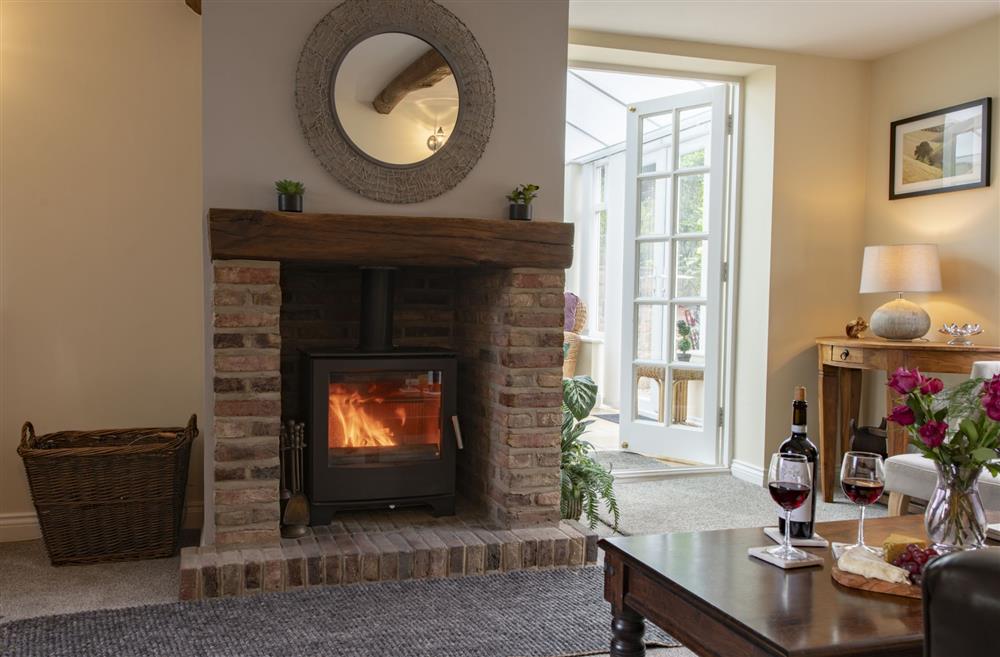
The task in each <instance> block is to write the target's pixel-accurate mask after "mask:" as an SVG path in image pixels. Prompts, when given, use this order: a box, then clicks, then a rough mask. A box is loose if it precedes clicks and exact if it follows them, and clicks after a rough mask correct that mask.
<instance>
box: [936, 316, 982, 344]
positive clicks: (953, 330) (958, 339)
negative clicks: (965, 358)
mask: <svg viewBox="0 0 1000 657" xmlns="http://www.w3.org/2000/svg"><path fill="white" fill-rule="evenodd" d="M982 332H983V327H982V326H980V325H979V324H962V325H961V326H959V325H958V324H956V323H954V322H952V323H951V324H945V325H944V326H942V327H941V328H939V329H938V333H944V334H945V335H950V336H951V340H948V344H957V345H962V346H968V345H970V344H972V340H970V339H969V338H970V337H972V336H973V335H979V334H980V333H982Z"/></svg>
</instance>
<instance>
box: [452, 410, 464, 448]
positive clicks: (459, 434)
mask: <svg viewBox="0 0 1000 657" xmlns="http://www.w3.org/2000/svg"><path fill="white" fill-rule="evenodd" d="M451 426H452V428H454V429H455V445H456V446H457V447H458V448H459V449H465V444H464V443H463V442H462V427H460V426H459V425H458V416H457V415H452V416H451Z"/></svg>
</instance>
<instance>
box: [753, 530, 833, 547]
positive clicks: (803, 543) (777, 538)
mask: <svg viewBox="0 0 1000 657" xmlns="http://www.w3.org/2000/svg"><path fill="white" fill-rule="evenodd" d="M764 533H765V534H767V537H768V538H769V539H771V540H772V541H774V542H775V543H784V542H785V535H784V534H782V533H781V532H780V531H779V530H778V528H777V527H765V528H764ZM829 544H830V541H828V540H826V539H825V538H823V537H822V536H820V535H819V534H813V535H812V538H793V539H792V545H794V546H795V547H826V546H827V545H829Z"/></svg>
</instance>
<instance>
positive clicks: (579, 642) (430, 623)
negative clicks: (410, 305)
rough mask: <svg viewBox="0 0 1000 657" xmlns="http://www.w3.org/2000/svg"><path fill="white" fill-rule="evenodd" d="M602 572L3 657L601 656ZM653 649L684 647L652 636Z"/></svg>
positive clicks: (169, 629)
mask: <svg viewBox="0 0 1000 657" xmlns="http://www.w3.org/2000/svg"><path fill="white" fill-rule="evenodd" d="M602 588H603V573H602V569H601V568H598V567H590V568H577V569H569V570H567V569H561V570H543V571H524V572H515V573H507V574H502V575H485V576H481V577H464V578H460V579H438V580H410V581H403V582H383V583H376V584H365V585H358V586H345V587H327V588H317V589H307V590H303V591H297V592H291V593H274V594H264V595H258V596H253V597H247V598H228V599H216V600H209V601H205V602H189V603H174V604H166V605H149V606H144V607H132V608H129V609H117V610H108V611H89V612H82V613H78V614H70V615H61V616H45V617H40V618H31V619H26V620H19V621H13V622H10V623H6V624H3V625H0V646H3V652H2V654H3V655H4V657H43V656H44V657H112V656H114V657H133V656H135V657H138V656H140V655H141V656H143V657H167V656H169V657H230V656H231V657H300V656H301V657H313V656H316V655H338V656H339V657H369V656H375V655H378V656H381V655H386V656H389V655H393V656H395V655H400V656H405V657H552V656H554V655H581V654H599V653H602V652H606V651H607V646H608V643H609V642H610V611H609V606H608V604H607V603H606V602H604V599H603V595H602ZM647 640H648V641H650V642H652V643H654V644H655V643H660V644H661V645H668V646H675V645H677V643H676V642H675V641H673V640H672V639H671V638H670V637H668V636H666V635H665V634H663V632H661V631H660V630H658V629H656V628H650V629H649V631H648V632H647Z"/></svg>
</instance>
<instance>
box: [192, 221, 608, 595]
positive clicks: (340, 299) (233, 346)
mask: <svg viewBox="0 0 1000 657" xmlns="http://www.w3.org/2000/svg"><path fill="white" fill-rule="evenodd" d="M209 224H210V232H211V240H212V255H213V271H214V287H213V295H214V296H213V306H214V336H213V367H214V379H213V380H214V384H213V389H214V399H215V401H214V413H215V418H214V425H213V428H214V445H212V444H206V455H205V456H206V458H205V463H206V468H212V472H213V473H214V478H213V482H214V487H213V488H212V490H211V491H206V497H209V496H210V499H211V502H212V504H211V505H206V514H209V513H210V514H211V517H206V519H205V520H206V525H211V526H214V544H213V545H208V546H204V547H202V548H189V549H186V550H185V551H184V552H183V553H182V563H181V575H182V577H181V597H182V598H186V599H191V598H198V597H209V596H213V595H240V594H244V593H251V592H254V591H255V590H280V589H284V588H295V587H296V586H305V585H308V584H310V583H311V584H314V585H315V584H339V583H349V582H350V581H360V580H365V579H368V580H372V579H389V578H392V579H395V578H399V577H404V576H410V577H417V576H434V575H435V574H436V575H439V576H444V575H448V576H456V575H462V574H473V573H481V572H488V571H489V570H514V569H519V568H527V567H545V566H557V565H560V566H565V565H579V564H582V563H584V562H585V561H592V560H593V559H594V558H596V548H595V547H594V537H593V535H592V533H591V532H589V531H588V530H586V529H585V528H583V527H582V526H580V525H579V524H577V523H566V522H560V519H559V458H560V450H559V427H560V424H561V420H562V417H561V412H560V403H561V397H562V395H561V379H562V371H561V366H562V342H563V337H562V325H563V284H564V270H565V268H566V267H567V266H569V264H570V262H571V260H572V238H573V231H572V225H569V224H561V223H541V222H538V223H521V222H508V221H498V220H483V219H454V218H449V219H437V218H424V217H405V218H400V217H381V216H380V217H358V216H343V215H313V214H285V213H277V212H263V211H246V210H242V211H241V210H212V211H210V213H209ZM360 265H378V266H396V267H399V269H398V271H397V283H396V302H395V303H396V305H395V320H396V321H395V342H396V344H397V345H398V346H400V347H442V348H448V349H450V350H453V351H455V352H457V353H458V355H459V418H460V422H461V427H462V434H463V437H464V445H465V446H464V450H462V451H460V452H459V453H458V477H457V492H458V495H459V499H460V505H459V507H460V517H458V518H439V519H431V518H430V517H429V515H427V514H424V513H421V512H417V511H410V510H401V511H393V512H391V513H390V512H388V511H385V512H377V513H367V514H361V515H359V514H343V515H342V516H338V517H337V518H336V519H335V521H334V523H333V524H332V525H331V526H330V527H319V528H314V530H313V532H312V533H310V534H309V535H307V536H306V537H305V538H304V539H298V540H291V541H289V540H287V539H285V540H283V539H281V538H280V534H279V501H278V472H279V465H278V431H279V426H280V423H281V422H282V419H286V420H287V419H304V418H305V412H304V409H301V408H300V390H299V385H300V384H299V380H300V378H299V377H300V373H299V371H298V368H299V360H298V350H299V349H300V348H307V347H315V346H333V347H354V346H356V345H357V342H358V330H359V319H360V271H359V269H358V267H359V266H360ZM208 535H209V536H210V535H211V532H208ZM366 556H367V557H368V558H367V560H366ZM334 570H335V571H336V572H334Z"/></svg>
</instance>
